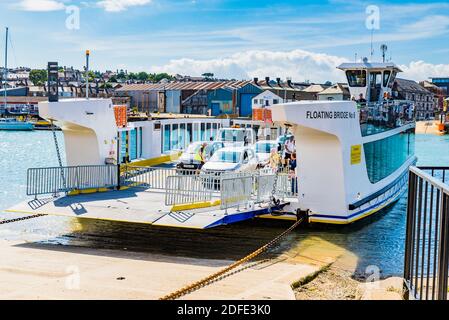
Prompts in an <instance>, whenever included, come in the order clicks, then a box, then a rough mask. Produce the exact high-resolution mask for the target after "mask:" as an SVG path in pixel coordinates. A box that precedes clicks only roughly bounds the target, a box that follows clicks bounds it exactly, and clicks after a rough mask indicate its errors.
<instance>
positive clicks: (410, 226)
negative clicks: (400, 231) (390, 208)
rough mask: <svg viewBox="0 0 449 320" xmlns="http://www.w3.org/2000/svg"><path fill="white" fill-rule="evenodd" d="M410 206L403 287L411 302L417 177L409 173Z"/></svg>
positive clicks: (407, 298)
mask: <svg viewBox="0 0 449 320" xmlns="http://www.w3.org/2000/svg"><path fill="white" fill-rule="evenodd" d="M407 201H408V205H407V225H406V237H405V254H404V286H403V298H404V299H405V300H409V298H410V288H409V286H410V280H411V279H410V275H411V273H410V262H411V259H412V256H411V252H412V246H413V243H412V240H413V232H414V228H413V222H414V220H415V219H414V215H415V214H416V175H415V174H414V173H413V172H412V171H410V172H409V187H408V200H407Z"/></svg>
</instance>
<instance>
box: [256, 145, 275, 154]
mask: <svg viewBox="0 0 449 320" xmlns="http://www.w3.org/2000/svg"><path fill="white" fill-rule="evenodd" d="M273 148H274V149H276V144H275V143H257V144H256V153H270V152H271V149H273Z"/></svg>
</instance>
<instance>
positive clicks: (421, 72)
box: [400, 61, 449, 81]
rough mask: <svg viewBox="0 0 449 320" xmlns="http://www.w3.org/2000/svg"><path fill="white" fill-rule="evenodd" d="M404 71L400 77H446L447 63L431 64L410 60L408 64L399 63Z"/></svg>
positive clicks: (447, 73) (413, 78)
mask: <svg viewBox="0 0 449 320" xmlns="http://www.w3.org/2000/svg"><path fill="white" fill-rule="evenodd" d="M400 68H401V69H402V71H404V73H401V74H400V77H401V78H406V79H412V80H415V81H422V80H428V78H429V77H447V76H449V64H432V63H427V62H424V61H412V62H410V63H409V64H408V65H401V66H400Z"/></svg>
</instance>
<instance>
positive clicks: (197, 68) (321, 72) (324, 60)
mask: <svg viewBox="0 0 449 320" xmlns="http://www.w3.org/2000/svg"><path fill="white" fill-rule="evenodd" d="M345 61H346V59H345V58H341V57H337V56H331V55H327V54H322V53H313V52H309V51H304V50H299V49H298V50H292V51H266V50H264V51H262V50H252V51H245V52H239V53H236V54H233V55H231V56H230V57H227V58H216V59H210V60H194V59H186V58H183V59H176V60H171V61H170V62H169V63H168V64H166V65H164V66H159V67H154V68H153V71H156V72H168V73H172V74H175V73H180V74H188V75H201V74H202V73H205V72H212V73H214V74H215V76H216V77H219V78H235V79H250V78H253V77H259V78H260V79H264V78H265V77H266V76H269V77H271V78H276V77H280V78H283V79H285V78H286V77H291V78H292V79H293V80H296V81H303V80H310V81H317V82H318V81H327V80H330V81H343V80H344V76H343V73H342V72H341V71H340V70H338V69H336V67H337V66H338V65H339V64H340V63H343V62H345Z"/></svg>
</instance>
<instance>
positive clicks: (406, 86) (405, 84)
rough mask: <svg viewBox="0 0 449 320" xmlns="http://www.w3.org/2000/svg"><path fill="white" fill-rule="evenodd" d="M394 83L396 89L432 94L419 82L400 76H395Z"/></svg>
mask: <svg viewBox="0 0 449 320" xmlns="http://www.w3.org/2000/svg"><path fill="white" fill-rule="evenodd" d="M395 83H396V84H397V86H398V91H407V92H414V93H421V94H433V93H432V92H430V91H429V90H427V89H426V88H424V87H423V86H421V85H420V84H419V83H417V82H415V81H413V80H406V79H401V78H396V80H395Z"/></svg>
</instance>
